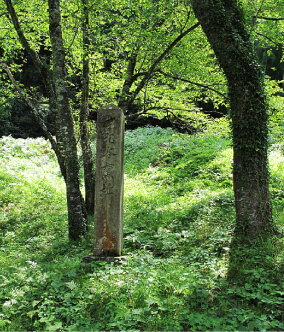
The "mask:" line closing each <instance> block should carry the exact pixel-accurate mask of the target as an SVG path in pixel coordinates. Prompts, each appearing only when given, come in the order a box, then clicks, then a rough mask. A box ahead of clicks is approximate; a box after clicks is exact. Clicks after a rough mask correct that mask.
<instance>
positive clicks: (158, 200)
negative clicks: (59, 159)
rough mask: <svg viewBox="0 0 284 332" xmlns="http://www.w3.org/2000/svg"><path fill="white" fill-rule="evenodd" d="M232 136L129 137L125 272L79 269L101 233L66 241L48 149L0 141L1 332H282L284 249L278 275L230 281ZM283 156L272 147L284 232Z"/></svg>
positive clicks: (279, 145) (60, 190)
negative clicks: (196, 331)
mask: <svg viewBox="0 0 284 332" xmlns="http://www.w3.org/2000/svg"><path fill="white" fill-rule="evenodd" d="M226 128H227V127H223V129H218V127H217V126H215V127H214V126H212V128H211V129H210V130H209V131H207V132H206V133H203V134H199V135H196V136H192V137H189V136H188V135H185V134H177V133H176V132H174V131H172V130H170V129H161V128H157V127H155V128H151V127H147V128H144V129H137V130H135V131H129V132H127V133H126V142H125V149H126V151H125V174H126V177H125V198H124V210H125V213H124V254H125V256H126V259H125V260H123V262H122V264H113V263H111V264H107V263H102V262H101V263H89V264H86V263H82V261H81V259H82V257H83V256H85V255H88V254H90V253H91V252H92V234H90V235H89V236H88V237H87V238H86V239H85V240H82V242H81V244H80V245H77V246H75V245H74V244H70V243H69V242H68V234H67V211H66V203H65V187H64V183H63V180H62V178H61V177H60V175H59V169H58V166H57V164H56V159H55V157H54V154H53V153H52V151H51V150H50V146H49V144H48V143H47V142H46V141H44V140H43V139H26V140H20V139H18V140H14V139H12V138H11V137H5V138H3V139H1V140H0V158H1V159H0V190H1V196H0V208H1V210H0V250H1V255H0V266H1V270H0V286H1V287H0V305H1V306H0V330H1V331H2V330H3V331H16V330H17V331H18V330H37V331H42V330H51V331H52V330H54V331H55V330H64V331H66V330H67V331H69V330H70V331H72V330H74V331H80V330H81V331H91V330H92V331H94V330H114V331H118V330H131V331H134V330H136V331H137V330H139V331H144V330H155V331H157V330H164V331H169V330H171V331H178V330H192V331H195V330H200V331H206V330H210V331H211V330H215V331H220V330H223V331H228V330H231V331H233V330H283V329H284V325H283V296H284V290H283V273H284V270H283V262H284V254H283V249H282V248H283V242H282V247H281V243H279V244H278V246H277V248H278V251H277V252H275V253H274V255H273V256H269V260H270V261H271V264H272V266H273V269H272V270H265V269H261V268H258V269H257V268H253V267H252V268H251V269H247V270H245V271H244V274H245V275H244V277H245V278H246V284H245V285H243V286H242V287H240V286H239V285H238V283H233V282H229V281H228V280H227V279H226V274H227V269H228V257H229V246H230V242H231V239H232V232H233V229H234V216H235V214H234V204H233V191H232V176H231V163H232V149H231V142H230V139H229V136H228V134H227V133H228V130H227V129H226ZM283 151H284V144H283V142H282V141H279V140H277V142H273V145H272V146H271V151H270V170H271V195H272V199H273V207H274V217H275V221H276V222H277V224H278V227H279V229H282V230H283V226H284V200H283V196H284V194H283V181H284V172H283V165H284V160H283V159H284V154H283ZM279 242H280V240H279ZM250 250H251V248H248V249H247V251H246V252H247V255H248V256H249V254H250ZM259 257H260V258H258V257H252V258H251V259H252V264H251V266H253V262H254V260H255V261H256V260H257V259H261V257H262V256H261V253H260V254H259Z"/></svg>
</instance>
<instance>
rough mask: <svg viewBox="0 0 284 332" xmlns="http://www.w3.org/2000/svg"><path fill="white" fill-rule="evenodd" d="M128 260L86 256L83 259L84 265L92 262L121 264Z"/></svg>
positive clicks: (117, 257) (122, 257)
mask: <svg viewBox="0 0 284 332" xmlns="http://www.w3.org/2000/svg"><path fill="white" fill-rule="evenodd" d="M125 258H126V256H84V257H83V258H82V262H83V263H91V262H107V263H113V262H114V263H119V264H121V263H122V261H123V260H124V259H125Z"/></svg>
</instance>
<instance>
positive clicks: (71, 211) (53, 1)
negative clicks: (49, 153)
mask: <svg viewBox="0 0 284 332" xmlns="http://www.w3.org/2000/svg"><path fill="white" fill-rule="evenodd" d="M48 5H49V30H50V38H51V45H52V54H53V76H54V86H55V93H56V100H57V108H58V119H59V126H60V128H59V130H60V136H61V137H62V144H63V151H64V156H65V165H66V193H67V207H68V225H69V238H70V240H79V239H80V236H82V235H84V234H85V232H86V226H87V225H86V219H85V213H84V212H85V210H84V201H83V198H82V195H81V192H80V183H79V163H78V156H77V146H76V139H75V135H74V127H73V119H72V115H71V111H70V107H69V101H68V95H67V82H66V73H65V49H64V46H63V39H62V31H61V14H60V6H59V0H49V1H48Z"/></svg>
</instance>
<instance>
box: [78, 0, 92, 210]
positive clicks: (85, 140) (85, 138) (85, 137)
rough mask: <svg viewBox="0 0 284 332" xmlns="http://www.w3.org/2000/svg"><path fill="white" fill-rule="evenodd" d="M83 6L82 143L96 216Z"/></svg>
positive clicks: (89, 202)
mask: <svg viewBox="0 0 284 332" xmlns="http://www.w3.org/2000/svg"><path fill="white" fill-rule="evenodd" d="M82 5H83V20H82V31H83V86H82V97H81V110H80V143H81V148H82V155H83V163H84V182H85V202H86V209H87V212H88V214H90V215H93V214H94V205H95V172H94V161H93V154H92V150H91V144H90V140H89V130H88V124H87V121H88V118H89V71H90V70H89V34H88V27H89V9H88V0H82Z"/></svg>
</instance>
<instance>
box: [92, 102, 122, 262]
mask: <svg viewBox="0 0 284 332" xmlns="http://www.w3.org/2000/svg"><path fill="white" fill-rule="evenodd" d="M124 122H125V121H124V115H123V112H122V110H121V109H120V108H118V107H117V106H115V105H113V104H110V105H108V106H104V107H102V108H101V109H100V110H99V111H98V117H97V154H96V189H95V229H94V232H95V242H94V256H95V257H98V258H99V257H101V258H102V257H115V256H120V255H121V253H122V237H123V178H124V171H123V162H124V126H125V124H124Z"/></svg>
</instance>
